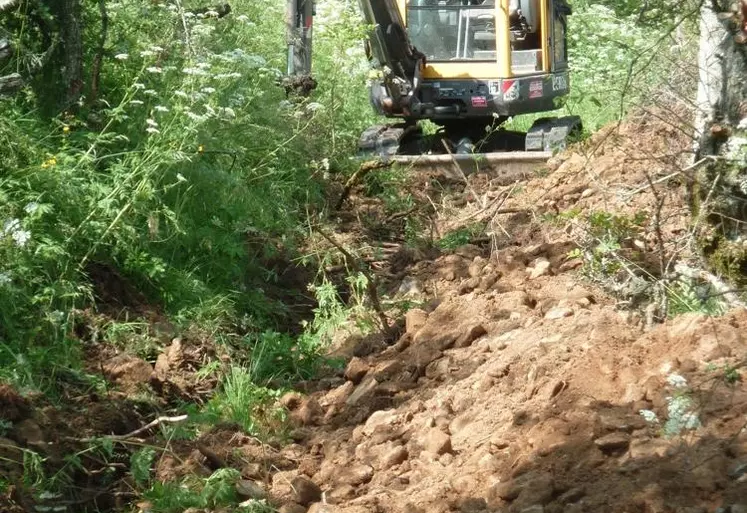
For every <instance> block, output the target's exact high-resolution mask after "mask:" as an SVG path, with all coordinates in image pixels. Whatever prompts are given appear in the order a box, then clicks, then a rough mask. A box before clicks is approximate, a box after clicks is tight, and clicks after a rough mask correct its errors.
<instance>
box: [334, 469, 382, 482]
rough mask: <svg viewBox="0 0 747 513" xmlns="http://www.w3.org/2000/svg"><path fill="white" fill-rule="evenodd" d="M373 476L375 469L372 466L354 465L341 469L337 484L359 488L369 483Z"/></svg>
mask: <svg viewBox="0 0 747 513" xmlns="http://www.w3.org/2000/svg"><path fill="white" fill-rule="evenodd" d="M373 475H374V469H373V467H371V466H370V465H363V464H358V465H352V466H349V467H346V468H344V469H340V474H339V475H338V476H337V483H339V484H347V485H350V486H359V485H362V484H364V483H368V482H369V481H370V480H371V478H373Z"/></svg>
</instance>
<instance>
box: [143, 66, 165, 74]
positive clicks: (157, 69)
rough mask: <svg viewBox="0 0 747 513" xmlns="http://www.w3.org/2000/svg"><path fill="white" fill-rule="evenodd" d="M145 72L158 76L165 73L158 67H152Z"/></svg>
mask: <svg viewBox="0 0 747 513" xmlns="http://www.w3.org/2000/svg"><path fill="white" fill-rule="evenodd" d="M145 71H147V72H148V73H155V74H156V75H158V74H161V73H163V70H162V69H161V68H159V67H158V66H150V67H148V68H145Z"/></svg>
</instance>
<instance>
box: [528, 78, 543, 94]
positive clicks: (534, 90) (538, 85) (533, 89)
mask: <svg viewBox="0 0 747 513" xmlns="http://www.w3.org/2000/svg"><path fill="white" fill-rule="evenodd" d="M541 96H542V80H533V81H532V82H529V97H530V98H540V97H541Z"/></svg>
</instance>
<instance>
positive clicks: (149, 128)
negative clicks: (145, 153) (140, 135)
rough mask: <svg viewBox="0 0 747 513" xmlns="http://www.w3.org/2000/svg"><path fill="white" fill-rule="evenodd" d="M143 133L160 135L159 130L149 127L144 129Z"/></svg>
mask: <svg viewBox="0 0 747 513" xmlns="http://www.w3.org/2000/svg"><path fill="white" fill-rule="evenodd" d="M145 131H146V132H148V133H149V134H160V133H161V132H160V130H158V129H157V128H155V127H152V126H149V127H148V128H146V129H145Z"/></svg>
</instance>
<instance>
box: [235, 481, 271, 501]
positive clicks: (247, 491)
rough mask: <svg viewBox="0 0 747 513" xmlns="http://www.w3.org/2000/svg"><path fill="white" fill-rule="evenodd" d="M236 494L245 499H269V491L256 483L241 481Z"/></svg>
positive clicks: (237, 485)
mask: <svg viewBox="0 0 747 513" xmlns="http://www.w3.org/2000/svg"><path fill="white" fill-rule="evenodd" d="M236 493H237V494H238V495H239V497H241V498H244V499H257V500H262V499H265V498H267V491H266V490H265V489H264V488H263V487H262V485H260V484H259V483H257V482H255V481H250V480H248V479H239V481H238V482H237V483H236Z"/></svg>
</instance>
